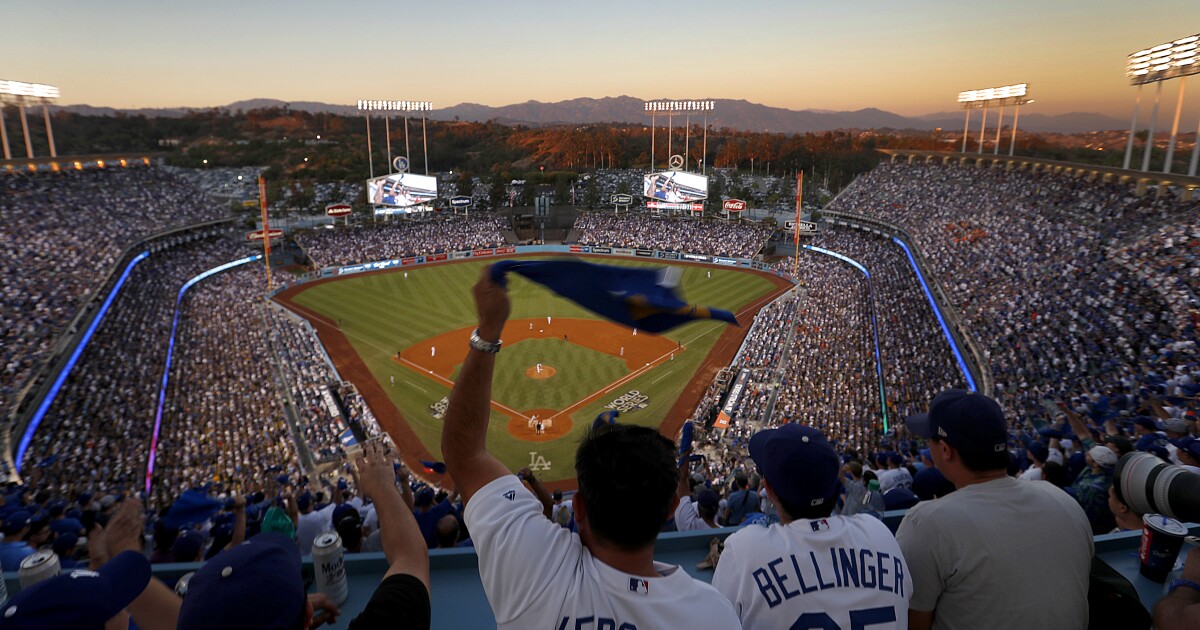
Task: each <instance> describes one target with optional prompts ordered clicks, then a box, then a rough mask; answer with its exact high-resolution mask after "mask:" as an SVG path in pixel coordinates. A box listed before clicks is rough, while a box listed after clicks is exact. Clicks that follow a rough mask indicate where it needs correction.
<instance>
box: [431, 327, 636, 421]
mask: <svg viewBox="0 0 1200 630" xmlns="http://www.w3.org/2000/svg"><path fill="white" fill-rule="evenodd" d="M539 362H541V363H544V364H545V365H547V366H552V367H553V368H554V370H555V374H554V376H552V377H550V378H546V379H540V380H538V379H531V378H529V377H528V376H526V375H525V370H527V369H528V368H530V367H533V366H535V365H537V363H539ZM458 370H459V368H455V369H454V379H455V380H457V379H458ZM628 373H629V370H627V369H625V361H623V360H622V359H620V358H618V357H614V356H612V355H610V354H604V353H603V352H598V351H596V350H591V349H588V348H584V347H583V346H577V345H575V344H573V343H570V342H567V341H563V340H562V339H526V340H524V341H522V342H520V343H515V344H513V345H511V346H505V348H504V351H503V352H501V353H500V354H499V355H497V356H496V372H495V375H494V377H493V380H492V396H493V398H495V400H496V402H499V403H503V404H505V405H508V406H509V407H512V408H513V409H516V410H517V411H525V410H528V409H566V408H567V407H569V406H570V405H571V404H572V403H575V402H577V401H579V400H581V399H583V398H585V397H586V396H588V395H589V394H591V393H593V392H595V391H596V390H597V389H599V388H600V387H602V386H604V385H605V384H607V383H611V382H613V381H615V380H617V379H618V378H621V377H622V376H625V375H626V374H628Z"/></svg>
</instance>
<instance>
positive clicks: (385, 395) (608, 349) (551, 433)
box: [276, 258, 788, 488]
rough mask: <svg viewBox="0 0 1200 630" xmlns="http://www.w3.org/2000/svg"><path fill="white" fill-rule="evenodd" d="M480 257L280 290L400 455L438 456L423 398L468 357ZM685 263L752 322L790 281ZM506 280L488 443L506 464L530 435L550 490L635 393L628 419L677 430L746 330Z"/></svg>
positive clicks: (687, 274) (704, 289) (692, 289)
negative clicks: (590, 309)
mask: <svg viewBox="0 0 1200 630" xmlns="http://www.w3.org/2000/svg"><path fill="white" fill-rule="evenodd" d="M605 260H606V262H609V263H612V264H622V265H639V264H640V265H645V264H647V263H645V262H642V261H635V260H623V259H607V258H606V259H605ZM484 264H485V263H483V262H480V261H466V262H449V263H442V264H437V265H431V266H428V267H419V268H415V269H412V268H410V269H406V270H405V272H406V273H407V276H406V275H405V272H397V271H381V272H372V273H367V274H359V275H355V276H352V277H347V278H336V279H332V280H320V281H316V282H312V283H308V284H304V285H300V286H298V287H294V288H292V289H290V290H288V291H286V292H284V293H282V294H280V295H279V296H278V297H277V298H276V299H277V300H278V301H279V302H280V303H282V304H284V305H285V306H287V307H288V308H291V309H293V310H294V311H296V312H297V313H299V314H301V315H303V316H304V317H306V318H308V320H309V321H310V322H311V323H312V324H313V325H314V326H315V327H316V328H317V330H318V334H319V335H320V337H321V339H322V341H323V342H324V344H325V347H326V349H327V351H328V352H329V355H330V358H331V359H332V360H333V362H334V364H335V365H336V366H337V368H338V370H339V371H340V372H341V373H342V374H343V376H345V377H346V378H347V379H349V380H351V381H353V382H354V383H355V384H356V385H357V386H358V388H359V390H360V391H362V393H363V395H364V397H365V398H366V400H367V402H368V403H369V404H370V406H371V408H372V410H373V411H374V412H375V414H376V416H377V417H378V418H379V420H380V422H381V426H383V427H384V428H385V429H386V430H387V431H388V432H389V433H390V434H391V435H392V436H393V438H394V439H395V441H396V443H397V445H398V446H399V447H400V449H401V450H402V451H403V452H404V453H405V455H406V456H408V457H410V458H412V457H416V458H420V459H437V458H438V457H439V456H440V453H439V445H438V441H439V436H440V433H441V424H442V421H441V420H440V419H438V418H435V417H433V416H432V414H431V413H430V411H429V409H430V407H431V405H434V404H435V403H436V402H437V401H439V400H440V399H441V398H443V397H444V396H446V395H447V394H448V393H449V391H450V388H451V387H452V386H453V383H454V379H455V378H456V376H457V370H458V367H459V364H460V363H461V362H462V359H463V356H464V355H465V354H466V347H467V339H468V338H469V337H470V334H471V331H472V329H473V321H474V312H473V310H472V309H471V307H470V302H469V299H470V293H469V287H470V285H471V283H473V282H474V280H475V278H476V277H477V276H478V274H479V270H480V269H481V268H482V266H483V265H484ZM658 264H660V265H661V263H658ZM680 267H681V268H682V269H683V279H682V284H681V286H682V288H683V290H684V292H685V295H686V296H687V299H688V300H689V301H691V302H694V303H700V304H712V305H714V306H719V307H721V308H728V309H731V310H733V311H735V312H737V313H738V316H739V318H740V319H741V321H743V322H745V323H747V324H748V323H749V321H750V320H751V318H752V317H753V315H754V313H755V312H757V310H758V309H759V308H761V307H762V306H764V305H765V304H767V303H769V302H770V301H771V300H772V299H774V297H775V296H777V295H778V294H779V293H780V292H782V290H783V289H784V288H785V287H786V286H788V285H787V283H786V282H785V281H783V280H780V279H778V278H775V277H772V276H770V275H769V274H763V273H758V272H751V271H745V270H732V269H725V268H720V269H718V268H711V271H712V273H711V274H709V273H707V272H708V271H709V270H710V268H709V267H707V266H705V267H701V266H698V265H680ZM510 291H511V293H512V296H513V317H512V319H510V321H509V322H508V325H507V326H506V327H505V329H504V333H503V336H502V339H504V349H503V350H502V351H501V353H500V354H499V355H498V357H497V370H496V383H495V387H494V389H493V400H492V423H491V427H490V429H489V440H490V442H491V443H492V444H493V445H494V448H495V452H496V453H497V456H498V457H500V458H501V460H502V461H504V462H505V463H506V464H508V465H511V466H512V467H513V468H519V467H520V466H521V465H523V464H524V463H527V462H528V461H529V457H530V448H531V444H530V443H531V442H532V443H536V444H537V451H536V452H537V453H538V454H539V455H540V456H543V457H544V458H545V459H546V460H547V461H549V462H550V463H551V467H550V469H549V470H546V471H545V472H544V478H545V479H546V480H547V481H548V482H549V484H550V485H551V486H552V487H563V488H569V487H572V485H573V484H572V481H573V476H574V472H573V468H572V466H571V465H570V464H569V462H570V461H571V458H572V456H573V453H574V449H575V444H576V440H577V438H578V437H579V436H580V435H581V434H582V431H583V430H584V429H585V428H586V426H588V424H590V421H591V418H593V417H594V416H595V415H596V414H597V413H599V412H601V411H603V410H604V409H605V406H606V405H607V404H609V403H610V402H611V401H612V400H613V399H615V398H617V397H619V396H621V395H622V394H624V393H626V392H628V391H630V390H638V391H639V392H641V394H642V395H644V396H645V397H646V402H645V403H643V404H642V405H641V407H643V408H636V407H635V408H634V409H631V410H629V411H628V412H626V413H625V414H624V415H623V416H622V421H623V422H628V423H633V424H641V425H646V426H654V427H658V428H659V429H660V431H662V432H663V433H664V434H667V435H673V434H674V432H675V431H677V430H678V428H679V426H680V425H681V424H682V422H683V421H684V420H685V419H686V418H687V416H688V415H689V414H690V413H691V411H692V409H693V408H694V407H695V405H696V402H697V401H698V400H699V397H700V395H701V394H702V393H703V391H704V388H705V387H707V385H708V384H709V383H710V382H711V380H712V378H713V376H714V375H715V374H716V372H717V371H719V370H720V368H721V367H723V366H724V365H727V364H728V362H729V358H730V357H732V355H733V353H734V352H736V350H737V347H738V345H739V344H740V343H741V339H742V338H743V337H744V335H745V334H746V328H736V327H727V326H726V325H725V324H723V323H720V322H713V321H699V322H694V323H691V324H688V325H686V326H683V327H680V328H678V329H676V330H673V331H671V332H669V333H667V334H665V335H651V334H647V333H646V332H644V331H635V330H631V329H628V328H626V327H624V326H620V325H617V324H613V323H611V322H607V321H602V320H599V319H597V318H596V317H595V316H594V315H592V314H590V313H587V312H586V311H584V310H583V309H581V308H580V307H578V306H576V305H575V304H573V303H570V302H568V301H566V300H563V299H561V298H558V297H557V296H554V295H553V294H551V293H550V292H548V291H547V290H545V289H544V288H542V287H540V286H537V285H534V284H532V283H530V282H528V281H526V280H524V279H523V278H519V277H517V278H514V279H513V282H512V285H511V286H510ZM339 322H340V325H339ZM726 328H728V330H726ZM539 364H540V365H541V366H542V374H541V375H539V374H538V372H537V367H538V365H539ZM551 370H552V371H553V372H551ZM393 382H394V385H393V384H392V383H393ZM533 410H537V411H533ZM535 413H536V414H537V415H538V416H539V418H540V419H541V420H542V421H543V422H544V423H545V421H549V423H550V424H548V425H544V426H543V432H541V433H538V432H536V426H535V424H536V423H534V422H532V421H531V419H532V417H533V415H534V414H535ZM554 462H560V463H559V464H558V465H555V464H554Z"/></svg>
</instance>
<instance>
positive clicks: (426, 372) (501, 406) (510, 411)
mask: <svg viewBox="0 0 1200 630" xmlns="http://www.w3.org/2000/svg"><path fill="white" fill-rule="evenodd" d="M396 358H397V359H399V361H400V362H401V363H404V364H407V365H408V366H409V367H411V368H412V369H414V370H417V371H418V372H420V373H422V374H424V375H426V376H428V377H430V378H432V379H434V380H437V381H441V382H442V383H444V384H446V385H448V386H449V387H450V388H451V389H454V381H452V380H450V379H448V378H446V377H444V376H442V375H441V374H437V373H435V372H434V371H433V370H429V369H426V368H423V367H421V366H420V365H417V364H416V363H413V362H412V361H409V360H408V359H405V358H404V357H399V356H398V357H396ZM489 402H491V403H492V406H493V407H495V408H497V409H500V410H501V411H504V412H505V413H508V414H511V415H514V416H517V417H518V418H524V419H526V420H528V419H529V416H527V415H525V414H523V413H521V412H519V411H517V410H516V409H513V408H512V407H509V406H508V405H504V404H501V403H498V402H496V401H494V400H492V401H489Z"/></svg>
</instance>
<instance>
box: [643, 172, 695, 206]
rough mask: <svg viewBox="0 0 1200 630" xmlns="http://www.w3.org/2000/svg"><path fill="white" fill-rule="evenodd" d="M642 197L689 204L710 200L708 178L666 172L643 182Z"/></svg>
mask: <svg viewBox="0 0 1200 630" xmlns="http://www.w3.org/2000/svg"><path fill="white" fill-rule="evenodd" d="M642 196H643V197H646V198H647V199H658V200H660V201H666V202H670V203H687V202H689V201H701V200H704V199H707V198H708V178H707V177H705V176H703V175H697V174H696V173H685V172H683V171H664V172H661V173H650V174H648V175H646V176H645V178H644V179H643V180H642Z"/></svg>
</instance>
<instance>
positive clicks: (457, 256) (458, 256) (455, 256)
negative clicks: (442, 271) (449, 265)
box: [450, 252, 471, 260]
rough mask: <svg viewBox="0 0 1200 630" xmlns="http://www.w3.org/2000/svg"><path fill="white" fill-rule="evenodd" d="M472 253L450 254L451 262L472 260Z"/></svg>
mask: <svg viewBox="0 0 1200 630" xmlns="http://www.w3.org/2000/svg"><path fill="white" fill-rule="evenodd" d="M470 257H471V252H450V260H459V259H462V258H470Z"/></svg>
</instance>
